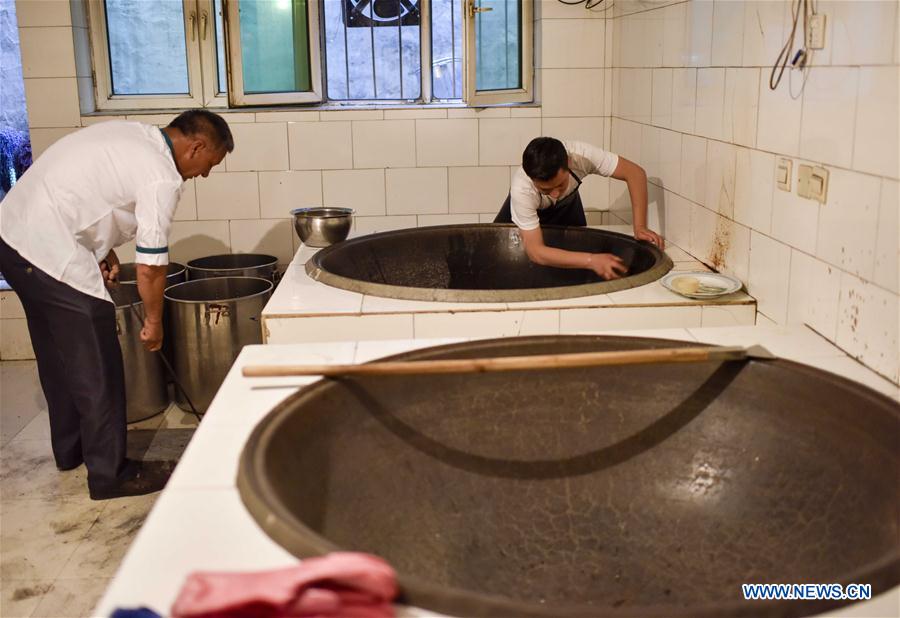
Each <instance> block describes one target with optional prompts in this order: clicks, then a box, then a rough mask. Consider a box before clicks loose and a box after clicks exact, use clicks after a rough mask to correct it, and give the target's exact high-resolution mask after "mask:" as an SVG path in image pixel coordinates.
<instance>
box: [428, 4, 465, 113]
mask: <svg viewBox="0 0 900 618" xmlns="http://www.w3.org/2000/svg"><path fill="white" fill-rule="evenodd" d="M462 4H463V3H462V0H433V1H432V3H431V59H432V60H431V62H432V69H431V80H432V86H431V88H432V93H433V95H434V98H436V99H461V98H462V52H461V50H462Z"/></svg>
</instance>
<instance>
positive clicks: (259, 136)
mask: <svg viewBox="0 0 900 618" xmlns="http://www.w3.org/2000/svg"><path fill="white" fill-rule="evenodd" d="M230 128H231V134H232V136H233V137H234V144H235V146H234V152H231V153H229V154H228V161H227V163H226V166H227V167H228V171H229V172H247V171H257V170H284V169H288V130H287V123H283V122H273V123H266V124H257V123H248V124H244V123H234V122H232V123H230Z"/></svg>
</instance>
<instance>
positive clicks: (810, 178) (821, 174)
mask: <svg viewBox="0 0 900 618" xmlns="http://www.w3.org/2000/svg"><path fill="white" fill-rule="evenodd" d="M797 195H799V196H800V197H805V198H807V199H810V200H816V201H817V202H820V203H822V204H824V203H825V200H826V199H827V197H828V170H826V169H825V168H824V167H814V166H812V165H801V166H799V167H798V168H797Z"/></svg>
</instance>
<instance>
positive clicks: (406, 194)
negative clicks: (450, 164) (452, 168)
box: [385, 167, 448, 215]
mask: <svg viewBox="0 0 900 618" xmlns="http://www.w3.org/2000/svg"><path fill="white" fill-rule="evenodd" d="M385 181H386V183H387V184H386V186H387V214H389V215H412V214H424V213H430V214H437V213H446V212H447V211H448V208H447V168H444V167H434V168H408V169H387V170H385Z"/></svg>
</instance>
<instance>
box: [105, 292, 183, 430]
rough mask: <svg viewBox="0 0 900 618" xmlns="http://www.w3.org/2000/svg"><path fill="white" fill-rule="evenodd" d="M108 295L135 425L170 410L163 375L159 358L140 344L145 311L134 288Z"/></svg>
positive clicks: (129, 414) (129, 419)
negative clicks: (111, 302)
mask: <svg viewBox="0 0 900 618" xmlns="http://www.w3.org/2000/svg"><path fill="white" fill-rule="evenodd" d="M109 293H110V296H112V299H113V303H115V305H116V331H117V332H118V335H119V347H121V348H122V362H123V363H124V365H125V396H126V398H127V405H126V410H127V414H128V422H129V423H134V422H137V421H140V420H143V419H145V418H150V417H151V416H153V415H155V414H159V413H160V412H162V411H163V410H165V409H166V408H168V407H169V393H168V391H167V390H166V375H165V371H164V369H163V365H162V361H161V360H160V358H159V355H158V354H157V353H156V352H149V351H147V350H146V349H145V348H144V346H143V344H141V328H142V327H143V325H144V320H143V318H144V307H143V303H142V302H141V297H140V295H139V294H138V290H137V286H136V285H121V286H119V287H117V288H115V289H112V290H110V291H109Z"/></svg>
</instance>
